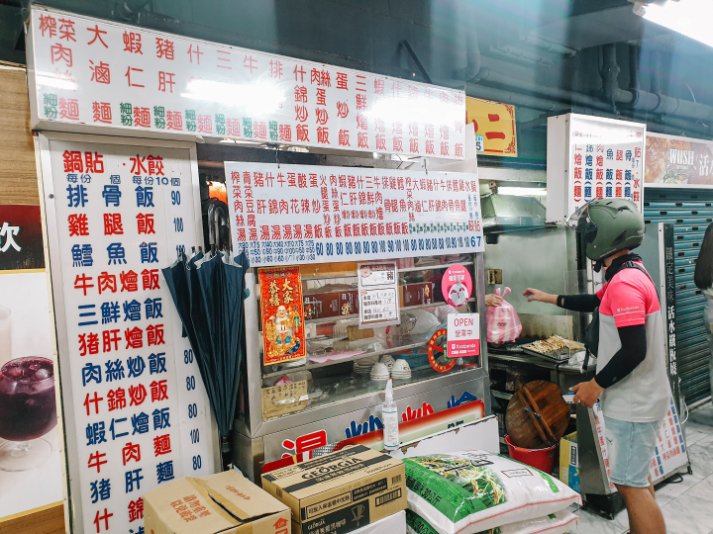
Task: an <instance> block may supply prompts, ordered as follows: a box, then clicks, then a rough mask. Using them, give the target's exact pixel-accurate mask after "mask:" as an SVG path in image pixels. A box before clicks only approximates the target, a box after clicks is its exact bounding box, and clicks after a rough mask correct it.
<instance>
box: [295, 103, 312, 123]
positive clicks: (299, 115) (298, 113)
mask: <svg viewBox="0 0 713 534" xmlns="http://www.w3.org/2000/svg"><path fill="white" fill-rule="evenodd" d="M308 117H309V112H308V111H307V106H300V105H296V106H295V120H296V121H297V122H307V118H308Z"/></svg>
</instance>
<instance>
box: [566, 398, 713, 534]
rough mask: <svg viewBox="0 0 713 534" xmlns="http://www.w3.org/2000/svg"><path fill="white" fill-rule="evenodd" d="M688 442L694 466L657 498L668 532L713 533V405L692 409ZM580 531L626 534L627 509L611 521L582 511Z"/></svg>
mask: <svg viewBox="0 0 713 534" xmlns="http://www.w3.org/2000/svg"><path fill="white" fill-rule="evenodd" d="M686 442H687V444H688V451H689V458H690V460H691V465H692V469H693V474H692V475H688V474H686V475H683V480H682V481H680V482H679V483H666V484H664V485H662V486H660V487H659V488H658V489H657V490H656V499H657V500H658V502H659V504H660V505H661V509H662V510H663V514H664V517H665V519H666V529H667V533H668V534H713V404H711V403H709V404H706V405H705V406H702V407H700V408H698V409H696V410H694V411H693V412H691V414H690V417H689V419H688V423H687V425H686ZM577 515H578V516H579V523H578V525H577V528H576V530H575V531H574V532H575V533H576V534H623V533H624V532H627V531H628V528H629V520H628V518H627V517H626V511H625V510H624V511H622V512H620V513H619V514H618V515H617V516H616V517H615V518H614V520H607V519H604V518H602V517H599V516H597V515H595V514H592V513H591V512H588V511H586V510H579V511H578V512H577Z"/></svg>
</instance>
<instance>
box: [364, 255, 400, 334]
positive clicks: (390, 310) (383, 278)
mask: <svg viewBox="0 0 713 534" xmlns="http://www.w3.org/2000/svg"><path fill="white" fill-rule="evenodd" d="M357 273H358V287H359V326H360V327H362V326H363V327H367V326H382V325H389V324H398V323H399V321H400V314H399V312H400V307H399V278H398V269H397V268H396V264H395V263H361V264H359V265H358V266H357Z"/></svg>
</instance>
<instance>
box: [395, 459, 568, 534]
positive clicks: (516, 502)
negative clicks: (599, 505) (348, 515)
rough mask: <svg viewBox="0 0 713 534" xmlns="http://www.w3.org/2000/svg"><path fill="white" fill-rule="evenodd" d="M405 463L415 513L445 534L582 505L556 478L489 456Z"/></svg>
mask: <svg viewBox="0 0 713 534" xmlns="http://www.w3.org/2000/svg"><path fill="white" fill-rule="evenodd" d="M404 463H405V466H406V485H407V486H408V505H409V509H410V510H411V511H412V512H414V513H415V514H416V515H418V516H419V517H421V518H422V519H423V520H424V521H425V523H426V524H427V525H430V527H431V528H432V529H433V532H437V533H439V534H475V533H479V532H483V531H488V530H489V529H493V528H497V527H502V526H503V525H508V524H510V523H516V522H522V521H528V520H532V519H536V518H541V517H542V516H543V515H548V514H554V513H556V512H559V511H562V510H564V509H565V508H567V507H568V506H569V505H570V504H572V503H581V499H580V496H579V494H578V493H576V492H574V491H573V490H572V489H571V488H569V487H568V486H566V485H565V484H563V483H562V482H560V481H559V480H557V479H555V478H553V477H551V476H550V475H548V474H546V473H543V472H542V471H540V470H538V469H535V468H533V467H530V466H527V465H524V464H521V463H519V462H516V461H514V460H511V459H509V458H505V457H503V456H499V455H497V454H493V453H489V452H484V451H469V452H458V453H450V454H434V455H432V456H419V457H415V458H406V459H405V460H404ZM416 532H421V531H418V530H417V531H416ZM423 532H424V534H430V533H429V532H428V531H427V530H426V531H423Z"/></svg>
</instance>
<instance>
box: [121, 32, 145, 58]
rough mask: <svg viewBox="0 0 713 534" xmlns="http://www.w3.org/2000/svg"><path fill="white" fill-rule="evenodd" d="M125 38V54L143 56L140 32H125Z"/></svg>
mask: <svg viewBox="0 0 713 534" xmlns="http://www.w3.org/2000/svg"><path fill="white" fill-rule="evenodd" d="M123 38H124V52H130V53H132V54H141V55H143V51H142V50H141V34H140V33H139V32H129V31H125V32H124V35H123Z"/></svg>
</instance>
